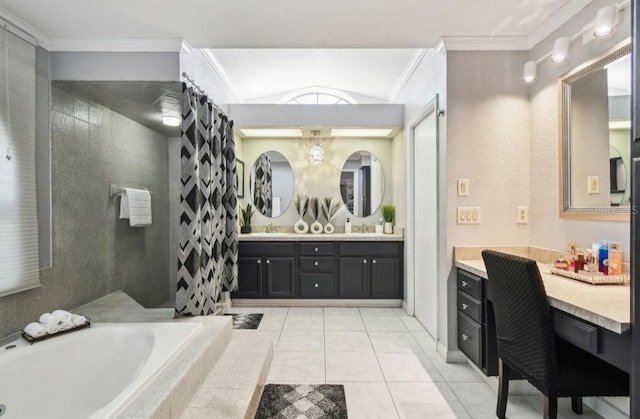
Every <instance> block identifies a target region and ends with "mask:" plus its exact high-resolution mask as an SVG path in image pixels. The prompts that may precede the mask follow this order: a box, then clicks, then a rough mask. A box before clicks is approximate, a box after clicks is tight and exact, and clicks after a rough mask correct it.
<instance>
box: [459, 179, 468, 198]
mask: <svg viewBox="0 0 640 419" xmlns="http://www.w3.org/2000/svg"><path fill="white" fill-rule="evenodd" d="M458 196H469V179H458Z"/></svg>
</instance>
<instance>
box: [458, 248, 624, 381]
mask: <svg viewBox="0 0 640 419" xmlns="http://www.w3.org/2000/svg"><path fill="white" fill-rule="evenodd" d="M455 266H456V267H457V308H458V310H457V322H458V347H459V348H460V350H461V351H462V352H463V353H464V354H465V355H467V357H468V358H469V359H470V360H471V361H472V362H473V363H474V364H476V365H477V366H478V367H479V368H480V369H481V370H482V371H483V372H484V373H485V374H487V375H489V376H491V375H497V374H498V356H497V346H496V330H495V318H494V315H493V308H492V303H491V293H490V290H489V284H488V283H489V281H488V280H487V273H486V269H485V267H484V263H483V261H482V260H456V262H455ZM539 267H540V274H541V276H542V280H543V282H544V286H545V289H546V292H547V297H548V299H549V304H550V306H551V309H552V313H553V323H554V328H555V331H556V334H557V335H558V336H560V337H562V338H564V339H565V340H567V341H569V342H571V343H572V344H574V345H576V346H578V347H580V348H582V349H583V350H585V351H587V352H589V353H591V354H593V355H595V356H597V357H599V358H601V359H603V360H604V361H606V362H608V363H610V364H611V365H614V366H616V367H618V368H620V369H622V370H624V371H627V372H628V371H630V368H631V333H630V329H631V323H630V319H631V317H630V303H629V301H630V289H629V286H628V285H591V284H587V283H584V282H580V281H576V280H572V279H568V278H564V277H559V276H556V275H552V274H550V273H548V271H547V270H546V269H545V267H544V265H539Z"/></svg>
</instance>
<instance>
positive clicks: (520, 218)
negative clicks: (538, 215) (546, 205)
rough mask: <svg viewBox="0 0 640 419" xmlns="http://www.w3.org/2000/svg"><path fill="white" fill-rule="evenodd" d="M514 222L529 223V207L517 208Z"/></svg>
mask: <svg viewBox="0 0 640 419" xmlns="http://www.w3.org/2000/svg"><path fill="white" fill-rule="evenodd" d="M516 224H529V207H518V208H517V212H516Z"/></svg>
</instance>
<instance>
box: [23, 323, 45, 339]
mask: <svg viewBox="0 0 640 419" xmlns="http://www.w3.org/2000/svg"><path fill="white" fill-rule="evenodd" d="M24 332H25V333H26V334H27V335H29V336H31V337H32V338H39V337H42V336H44V335H46V334H47V326H45V325H44V324H42V323H38V322H32V323H29V324H28V325H27V327H25V328H24Z"/></svg>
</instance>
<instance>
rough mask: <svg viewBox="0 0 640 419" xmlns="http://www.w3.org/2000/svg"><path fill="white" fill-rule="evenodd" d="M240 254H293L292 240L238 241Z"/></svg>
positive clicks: (293, 244) (293, 245)
mask: <svg viewBox="0 0 640 419" xmlns="http://www.w3.org/2000/svg"><path fill="white" fill-rule="evenodd" d="M239 255H240V256H294V255H295V243H293V242H240V250H239Z"/></svg>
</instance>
